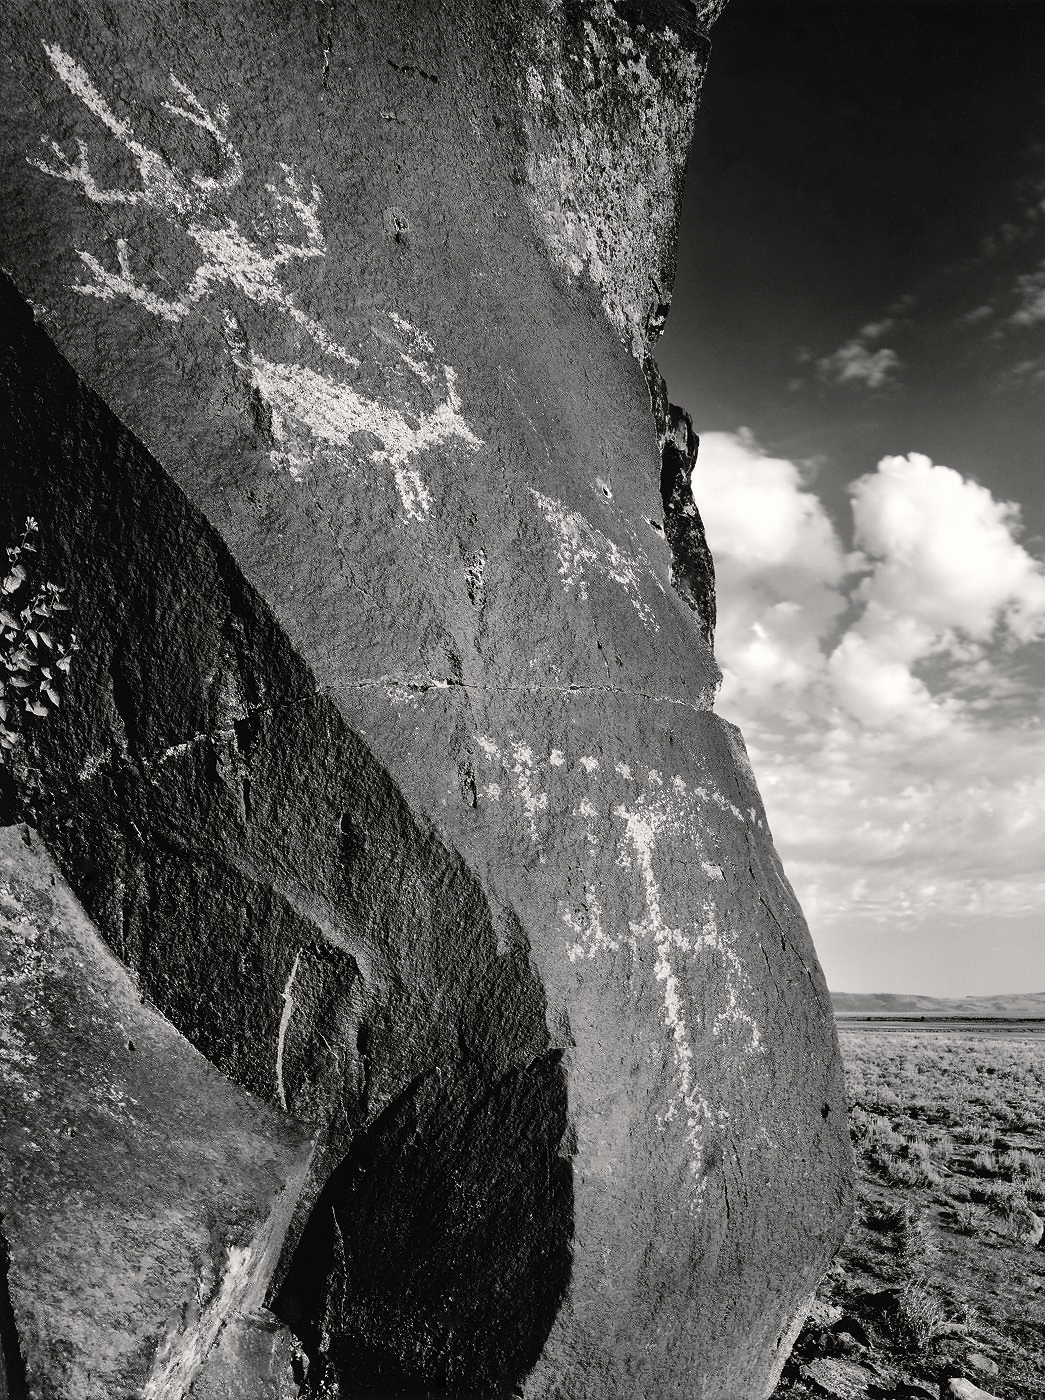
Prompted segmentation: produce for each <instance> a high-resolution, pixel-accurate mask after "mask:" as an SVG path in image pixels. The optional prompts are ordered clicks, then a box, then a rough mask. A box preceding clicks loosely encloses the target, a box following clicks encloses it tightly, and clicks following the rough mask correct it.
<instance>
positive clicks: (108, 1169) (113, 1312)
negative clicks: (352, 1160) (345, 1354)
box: [0, 826, 311, 1400]
mask: <svg viewBox="0 0 1045 1400" xmlns="http://www.w3.org/2000/svg"><path fill="white" fill-rule="evenodd" d="M0 1063H2V1064H3V1078H2V1080H0V1144H2V1150H0V1237H2V1242H3V1243H2V1247H3V1253H4V1264H5V1273H6V1277H5V1278H4V1279H3V1282H2V1285H0V1286H2V1287H3V1288H4V1289H5V1292H6V1297H5V1299H4V1303H5V1305H6V1307H7V1308H9V1309H10V1314H11V1319H12V1321H13V1328H12V1332H11V1335H10V1336H9V1337H5V1338H4V1339H3V1340H4V1346H3V1351H4V1353H5V1355H4V1358H3V1361H2V1362H0V1364H3V1365H4V1368H5V1370H6V1371H7V1373H8V1379H9V1382H10V1384H9V1394H10V1395H11V1397H12V1400H19V1396H20V1395H21V1396H23V1397H24V1395H25V1394H26V1387H27V1388H28V1392H29V1393H30V1394H32V1395H41V1396H52V1395H53V1396H61V1397H62V1400H89V1397H93V1396H102V1395H108V1396H116V1395H143V1396H148V1397H150V1400H166V1397H174V1396H181V1395H184V1394H186V1393H187V1391H188V1389H189V1387H190V1386H192V1384H193V1383H194V1382H195V1381H196V1380H197V1379H198V1378H200V1374H201V1371H202V1369H203V1364H204V1362H205V1360H206V1359H207V1356H208V1353H209V1352H210V1351H211V1348H212V1347H213V1345H214V1342H215V1341H216V1340H217V1338H218V1336H219V1334H221V1333H222V1332H223V1330H225V1329H226V1326H227V1323H228V1322H229V1321H230V1319H232V1320H235V1319H238V1318H239V1317H240V1316H242V1315H244V1314H248V1315H249V1314H250V1313H251V1312H252V1311H253V1310H255V1309H257V1308H259V1307H260V1306H261V1304H262V1303H263V1301H264V1297H265V1292H266V1289H267V1287H268V1285H269V1282H270V1280H271V1276H272V1271H273V1269H274V1267H275V1264H276V1261H277V1260H278V1258H279V1254H280V1251H281V1249H282V1246H283V1241H284V1237H285V1234H286V1230H287V1226H288V1224H289V1222H290V1218H291V1215H292V1213H293V1211H294V1207H295V1205H296V1204H297V1199H298V1196H299V1194H300V1191H301V1187H302V1184H303V1182H304V1179H305V1175H306V1171H307V1167H308V1163H309V1158H310V1148H311V1143H310V1142H309V1140H308V1137H307V1135H306V1134H304V1133H303V1132H301V1130H300V1129H299V1128H298V1127H297V1126H296V1125H295V1124H293V1123H292V1122H290V1120H288V1119H287V1118H285V1117H281V1115H280V1114H279V1113H277V1112H274V1111H273V1110H272V1109H269V1108H266V1107H265V1106H264V1105H261V1104H257V1103H252V1102H251V1101H250V1099H249V1098H248V1096H247V1095H246V1094H244V1093H243V1092H242V1091H241V1090H239V1089H237V1088H235V1086H234V1085H232V1084H230V1083H229V1082H228V1080H227V1079H226V1078H224V1077H223V1076H222V1075H221V1074H219V1073H218V1072H217V1071H216V1070H215V1069H214V1068H213V1067H212V1066H211V1065H209V1064H208V1063H207V1061H206V1060H205V1059H203V1057H202V1056H201V1055H200V1054H199V1053H198V1052H197V1051H195V1050H194V1049H193V1048H192V1046H191V1045H189V1044H188V1043H187V1042H186V1041H185V1040H183V1039H182V1037H181V1036H180V1035H179V1034H178V1033H177V1031H176V1030H174V1028H173V1027H172V1026H171V1025H169V1024H168V1023H167V1022H166V1021H164V1020H163V1018H162V1017H161V1016H159V1015H158V1014H157V1013H156V1011H154V1010H153V1009H152V1008H151V1007H147V1006H143V1005H142V1003H141V1001H140V999H139V996H138V994H137V991H136V990H135V988H134V986H133V984H132V981H131V978H130V975H129V973H128V972H127V969H126V968H125V967H124V966H123V965H122V964H121V963H119V962H118V961H117V959H116V958H114V957H113V955H112V953H111V952H110V951H109V949H108V948H107V947H106V946H105V944H104V943H103V942H102V940H101V939H100V938H99V937H98V934H97V932H96V931H95V929H94V928H93V927H92V926H91V925H90V923H89V922H88V920H87V919H86V918H85V917H84V914H83V911H82V909H81V908H80V907H79V905H78V903H77V901H76V900H75V899H74V898H73V896H72V894H71V892H70V891H69V889H68V888H67V887H66V886H65V883H64V881H63V880H62V879H61V876H60V874H59V873H58V871H57V870H56V869H55V867H54V865H53V863H52V862H51V861H50V859H49V858H48V857H47V855H46V853H45V852H44V851H43V850H42V849H41V848H40V844H39V841H38V840H37V839H36V838H35V837H34V836H33V834H32V833H31V832H30V831H29V830H28V828H25V827H14V826H11V827H7V828H5V829H3V830H2V831H0ZM284 1335H286V1334H284ZM15 1373H17V1374H18V1377H19V1384H18V1385H17V1386H16V1384H15V1383H14V1379H13V1376H14V1374H15ZM259 1394H260V1392H259Z"/></svg>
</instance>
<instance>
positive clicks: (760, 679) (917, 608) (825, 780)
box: [693, 433, 1045, 934]
mask: <svg viewBox="0 0 1045 1400" xmlns="http://www.w3.org/2000/svg"><path fill="white" fill-rule="evenodd" d="M693 485H694V492H695V495H696V499H697V501H698V504H699V505H700V508H701V513H702V515H703V517H704V521H705V525H706V528H707V533H708V540H709V543H710V545H711V548H712V552H713V554H714V555H715V560H716V569H717V573H718V578H719V617H720V625H719V632H718V638H717V643H716V649H717V651H718V657H719V661H720V664H721V665H722V668H723V672H724V676H725V680H724V684H723V692H722V697H721V700H720V703H719V709H720V710H721V711H722V712H723V713H724V714H725V715H726V716H727V717H728V718H730V719H734V720H736V721H737V722H738V723H739V724H740V725H741V728H742V729H743V730H744V733H745V736H746V738H747V740H748V745H749V748H750V750H751V754H752V759H753V762H754V764H755V768H756V772H757V773H758V776H759V780H760V783H761V785H762V788H763V793H764V796H765V799H766V804H767V808H768V810H769V815H770V820H771V823H772V825H773V828H774V832H775V834H776V837H777V841H778V845H779V846H780V849H781V852H782V854H783V856H784V858H785V860H786V862H787V865H788V871H789V874H790V875H791V878H792V880H793V881H794V883H795V886H796V889H797V890H798V892H799V895H800V897H801V898H802V900H803V903H804V905H805V907H806V910H807V913H808V914H809V916H810V920H811V923H812V926H813V931H814V934H816V933H817V931H818V928H822V929H825V930H826V929H832V928H835V929H842V928H844V927H845V925H846V922H847V920H851V919H853V918H863V919H871V920H880V921H888V922H889V923H890V924H892V925H894V926H907V927H910V928H911V929H916V928H917V927H919V926H923V927H925V926H927V924H926V921H930V920H933V919H936V920H937V921H938V920H939V918H941V917H943V918H946V917H953V918H957V917H967V916H968V915H969V913H970V911H975V910H981V911H982V912H983V913H984V914H985V915H986V914H988V913H991V912H994V913H996V914H998V915H1010V916H1015V915H1017V914H1020V915H1023V914H1026V913H1027V912H1028V911H1031V910H1039V911H1045V868H1043V862H1042V859H1041V832H1042V830H1043V829H1045V726H1043V725H1042V724H1041V723H1040V722H1039V720H1038V718H1037V716H1036V715H1034V714H1033V713H1032V711H1033V708H1034V703H1033V702H1034V695H1033V692H1032V691H1029V688H1028V686H1027V684H1026V682H1025V680H1024V679H1023V678H1022V674H1021V670H1020V665H1021V663H1024V662H1026V661H1027V660H1028V659H1031V660H1033V659H1034V657H1035V656H1040V648H1039V647H1038V645H1037V642H1038V639H1040V638H1042V637H1043V636H1045V569H1043V566H1042V564H1041V563H1040V562H1039V561H1038V560H1036V559H1034V558H1033V557H1032V556H1031V555H1030V554H1029V553H1028V552H1027V550H1026V549H1025V548H1024V547H1023V545H1022V544H1021V543H1020V541H1019V511H1018V508H1017V507H1016V506H1014V505H1011V504H1008V503H1006V502H1002V501H998V500H996V499H995V498H994V497H993V496H992V495H991V493H990V492H989V491H988V490H986V488H984V487H983V486H980V485H979V484H977V483H976V482H973V481H970V480H967V479H965V478H963V477H962V476H961V475H960V474H959V473H958V472H955V471H953V470H951V469H949V468H947V467H942V466H938V465H936V464H934V463H933V462H931V461H930V459H929V458H927V457H924V456H921V455H919V454H911V455H909V456H906V457H887V458H884V459H883V460H882V461H881V462H880V463H879V464H878V467H877V469H876V470H875V471H874V472H869V473H868V474H867V475H865V476H864V477H861V478H860V479H859V480H858V481H857V482H855V483H854V484H853V486H852V487H851V496H852V508H853V522H852V525H853V542H854V544H855V545H856V546H858V552H855V553H847V552H846V550H845V548H844V545H843V541H842V539H841V538H840V536H839V533H838V530H837V529H836V528H835V526H834V525H833V524H832V522H831V520H830V518H829V517H828V515H827V513H826V511H825V510H824V508H823V506H822V504H821V502H820V501H819V499H818V498H817V497H816V495H815V494H814V493H813V491H812V490H811V489H810V488H809V486H808V484H807V483H805V482H804V481H803V478H802V475H801V473H800V471H799V469H798V468H797V467H796V466H795V465H794V464H792V463H790V462H787V461H785V460H783V459H780V458H777V457H774V456H772V455H770V454H767V453H764V452H761V451H760V449H759V448H758V446H757V444H756V443H755V442H754V441H753V439H752V438H751V437H750V435H748V434H729V433H708V434H706V435H704V436H703V437H702V440H701V451H700V456H699V457H698V461H697V466H696V469H695V471H694V479H693Z"/></svg>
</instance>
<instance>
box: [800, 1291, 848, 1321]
mask: <svg viewBox="0 0 1045 1400" xmlns="http://www.w3.org/2000/svg"><path fill="white" fill-rule="evenodd" d="M843 1316H844V1314H843V1312H842V1309H841V1308H839V1307H836V1306H835V1304H834V1303H829V1302H827V1300H826V1299H824V1298H814V1299H813V1305H812V1307H811V1308H810V1309H809V1316H808V1317H807V1318H806V1327H808V1328H812V1327H834V1326H835V1324H836V1323H838V1322H840V1321H841V1319H842V1317H843Z"/></svg>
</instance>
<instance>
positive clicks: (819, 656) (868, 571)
mask: <svg viewBox="0 0 1045 1400" xmlns="http://www.w3.org/2000/svg"><path fill="white" fill-rule="evenodd" d="M1043 72H1045V3H1041V2H1040V0H730V4H729V5H728V6H727V8H726V11H725V14H724V15H723V17H722V19H721V20H720V21H719V23H718V24H717V25H716V27H715V30H714V32H713V45H712V53H711V61H710V66H709V70H708V75H707V78H706V82H705V88H704V96H703V100H702V110H701V114H700V118H699V121H698V126H697V134H696V139H695V142H694V147H693V151H692V155H691V159H690V165H689V173H688V179H687V187H686V199H685V205H684V209H683V217H682V225H681V230H680V238H679V267H678V276H677V279H676V285H675V296H674V301H673V305H672V311H671V315H670V317H669V320H668V329H667V331H666V333H665V335H664V337H663V339H662V341H661V343H660V345H659V347H658V350H657V359H658V361H659V363H660V366H661V369H662V371H663V372H664V374H665V377H666V378H667V381H668V388H669V392H670V394H671V397H672V399H673V400H674V401H675V402H676V403H680V404H682V405H684V406H685V407H686V408H688V409H689V411H690V413H691V414H692V416H693V421H694V426H695V427H696V429H697V431H698V433H699V434H700V437H701V448H700V455H699V458H698V462H697V466H696V469H695V471H694V492H695V495H696V499H697V503H698V505H699V506H700V508H701V513H702V515H703V518H704V523H705V527H706V529H707V534H708V539H709V542H710V544H711V548H712V551H713V553H714V556H715V561H716V570H717V576H718V595H719V626H718V632H717V640H716V653H717V655H718V659H719V663H720V665H721V667H722V669H723V674H724V681H723V687H722V692H721V696H720V699H719V703H718V706H717V708H718V710H719V712H720V713H721V714H723V715H725V716H726V717H727V718H728V719H731V720H733V721H734V722H736V723H737V724H739V725H740V727H741V729H742V730H743V732H744V736H745V739H746V740H747V744H748V748H749V751H750V753H751V756H752V761H753V763H754V767H755V771H756V774H757V776H758V779H759V784H760V787H761V790H762V793H763V797H764V798H765V801H766V806H767V809H768V813H769V819H770V824H771V826H772V829H773V833H774V837H775V839H776V843H777V847H778V849H779V851H780V853H781V856H782V858H783V860H784V864H785V867H786V869H787V873H788V875H789V877H790V879H791V881H792V883H793V884H794V886H795V889H796V892H797V894H798V896H799V898H800V900H801V901H802V905H803V908H804V909H805V912H806V915H807V918H808V919H809V923H810V927H811V930H812V933H813V938H814V941H815V943H816V946H817V950H818V952H819V954H820V958H821V961H822V963H823V965H824V969H825V972H826V974H827V978H828V983H829V985H830V986H831V988H832V989H833V990H835V991H886V992H919V993H923V994H928V995H937V996H962V995H973V994H986V995H990V994H996V993H1005V992H1016V991H1042V990H1045V698H1043V697H1045V472H1043V470H1042V467H1043V465H1045V462H1043V458H1045V82H1043V81H1042V73H1043Z"/></svg>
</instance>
